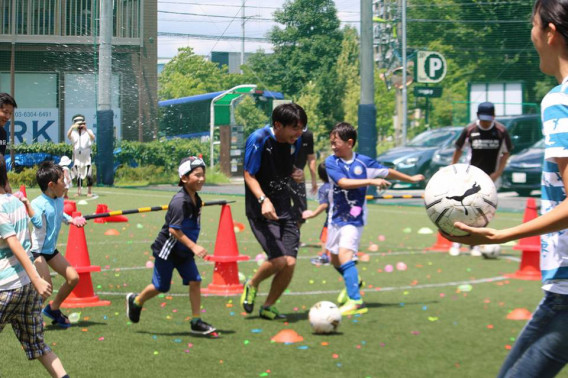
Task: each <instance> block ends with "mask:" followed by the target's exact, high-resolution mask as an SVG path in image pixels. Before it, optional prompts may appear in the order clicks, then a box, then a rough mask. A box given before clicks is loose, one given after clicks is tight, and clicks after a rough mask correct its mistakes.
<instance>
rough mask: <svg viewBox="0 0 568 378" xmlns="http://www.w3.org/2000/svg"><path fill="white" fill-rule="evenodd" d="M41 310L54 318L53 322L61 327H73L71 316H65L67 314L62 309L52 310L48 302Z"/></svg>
mask: <svg viewBox="0 0 568 378" xmlns="http://www.w3.org/2000/svg"><path fill="white" fill-rule="evenodd" d="M41 312H42V314H43V315H45V316H47V317H48V318H50V319H51V320H53V321H52V322H51V324H54V325H57V326H59V327H61V328H69V327H71V322H69V318H68V317H67V316H65V314H63V313H62V312H61V310H52V309H51V305H49V304H48V305H47V306H45V308H44V309H43V310H42V311H41Z"/></svg>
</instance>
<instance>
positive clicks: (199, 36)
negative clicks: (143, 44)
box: [158, 32, 270, 43]
mask: <svg viewBox="0 0 568 378" xmlns="http://www.w3.org/2000/svg"><path fill="white" fill-rule="evenodd" d="M158 37H176V38H179V37H184V38H195V39H207V40H213V41H216V40H219V39H224V40H229V41H237V40H238V41H240V40H242V38H243V37H241V36H236V35H235V36H233V35H220V36H215V35H207V34H193V33H169V32H158ZM245 40H247V41H252V42H267V43H270V40H269V39H268V38H262V37H245Z"/></svg>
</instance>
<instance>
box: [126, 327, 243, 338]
mask: <svg viewBox="0 0 568 378" xmlns="http://www.w3.org/2000/svg"><path fill="white" fill-rule="evenodd" d="M136 333H143V334H146V335H152V336H153V335H156V336H192V337H199V338H204V339H218V338H219V337H222V336H224V335H232V334H233V333H235V331H233V330H228V329H217V331H216V333H217V334H218V335H219V336H216V337H214V336H212V335H198V334H195V333H191V332H190V331H186V332H149V331H136Z"/></svg>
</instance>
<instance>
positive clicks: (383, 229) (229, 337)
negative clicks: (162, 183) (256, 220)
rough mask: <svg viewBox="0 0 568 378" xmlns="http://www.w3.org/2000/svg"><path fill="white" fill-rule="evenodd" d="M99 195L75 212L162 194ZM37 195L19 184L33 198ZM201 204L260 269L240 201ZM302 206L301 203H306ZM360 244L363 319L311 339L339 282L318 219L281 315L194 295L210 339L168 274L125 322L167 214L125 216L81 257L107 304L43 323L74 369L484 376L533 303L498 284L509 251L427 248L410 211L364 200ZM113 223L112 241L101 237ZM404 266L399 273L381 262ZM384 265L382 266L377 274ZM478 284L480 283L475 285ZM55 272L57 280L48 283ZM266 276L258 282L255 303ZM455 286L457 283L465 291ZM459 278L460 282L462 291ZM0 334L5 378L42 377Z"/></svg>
mask: <svg viewBox="0 0 568 378" xmlns="http://www.w3.org/2000/svg"><path fill="white" fill-rule="evenodd" d="M96 192H97V193H98V194H99V196H100V197H99V198H98V199H96V200H93V201H89V204H88V205H84V206H78V209H79V211H81V212H83V213H84V214H87V213H93V212H94V211H95V208H96V204H97V203H105V204H107V205H108V207H109V209H111V210H118V209H130V208H138V207H142V206H158V205H163V204H167V203H168V202H169V200H170V198H171V196H172V195H173V192H161V191H150V190H134V189H108V188H98V189H97V190H96ZM37 193H38V192H37V191H35V190H31V189H30V190H28V195H29V196H30V197H31V198H33V197H34V196H35V195H37ZM203 198H204V200H206V201H207V200H215V199H234V200H236V201H237V202H236V203H234V204H232V205H231V209H232V215H233V219H234V221H235V222H241V223H243V224H244V225H245V230H244V231H243V232H239V233H237V234H236V237H237V241H238V245H239V249H240V253H241V254H246V255H249V256H251V261H249V262H241V263H239V265H238V266H239V270H240V271H241V272H242V273H244V274H246V275H247V276H249V275H252V274H253V273H254V270H255V268H256V267H257V266H258V265H257V263H256V262H255V261H254V257H255V256H256V255H257V254H259V253H261V250H260V248H259V246H258V244H257V243H256V241H255V240H254V237H253V236H252V234H251V232H250V229H249V226H248V223H247V220H246V217H245V215H244V198H243V197H242V196H234V197H231V196H222V195H203ZM314 204H315V203H313V202H312V203H311V204H310V207H312V208H313V207H315V205H314ZM369 208H370V214H369V218H368V223H369V224H368V226H367V227H366V229H365V232H364V234H363V240H362V242H361V248H360V250H361V251H364V252H366V251H367V249H368V247H369V245H370V244H371V243H373V244H377V245H378V248H379V249H378V251H377V252H369V253H370V255H371V259H370V261H369V262H368V263H363V262H361V263H360V264H359V265H358V266H359V269H360V272H361V275H362V276H363V277H364V279H365V281H366V284H367V286H366V287H365V291H364V294H365V295H364V299H365V301H366V303H367V304H368V305H369V307H370V310H369V313H367V314H365V315H362V316H354V317H344V318H343V321H342V324H341V326H340V328H339V333H338V334H334V335H314V334H312V332H311V330H310V325H309V323H308V321H307V313H308V310H309V308H310V306H311V305H313V304H314V303H316V302H317V301H320V300H329V301H335V298H336V297H337V294H338V293H339V290H340V289H341V288H342V282H341V280H340V279H339V275H338V274H337V272H336V271H335V270H334V269H333V268H331V267H329V266H327V267H326V266H322V267H315V266H313V265H311V264H310V262H309V258H310V257H313V256H314V255H315V254H316V253H317V251H318V250H319V247H317V246H315V243H316V242H317V240H318V237H319V232H320V229H321V225H322V222H323V218H321V217H320V218H318V219H315V220H311V221H309V222H308V223H307V224H306V225H305V226H304V227H303V228H302V241H304V242H305V243H307V244H308V247H305V248H301V250H300V253H299V259H298V263H297V269H296V272H295V276H294V278H293V281H292V284H291V285H290V288H289V290H288V292H287V293H286V294H285V295H284V296H283V297H282V298H281V301H280V303H279V304H278V308H279V310H280V311H281V312H283V313H286V314H288V315H289V322H288V323H286V324H285V323H281V322H270V321H265V320H262V319H259V318H258V317H257V316H256V312H255V313H254V314H253V316H244V315H243V314H242V310H241V309H240V308H239V306H238V296H235V297H212V296H209V297H204V298H203V319H204V320H205V321H207V322H210V323H212V324H213V325H215V326H216V327H217V328H218V329H219V330H220V337H219V338H217V339H210V338H200V337H194V336H191V335H190V333H189V318H188V317H189V316H190V307H189V301H188V295H187V288H186V287H184V286H182V285H181V282H180V279H179V277H177V276H174V280H173V281H174V282H173V284H172V288H171V291H170V293H168V294H166V295H163V296H161V297H159V298H155V299H154V300H152V301H150V302H148V303H147V305H146V307H145V309H144V311H143V312H142V317H141V321H140V323H138V324H130V323H129V322H128V319H127V318H126V317H125V313H124V296H125V294H126V293H128V292H130V291H140V290H141V289H142V288H143V287H145V286H146V285H147V284H148V283H149V282H150V279H151V276H152V270H151V269H148V268H146V263H147V262H148V261H150V256H151V252H150V244H151V242H152V241H153V240H154V238H155V236H156V234H157V232H158V230H159V228H160V227H161V225H162V222H163V219H164V215H165V212H156V213H147V214H137V215H129V216H128V217H129V219H130V222H129V223H107V224H103V225H101V224H95V223H93V222H92V221H91V222H90V223H89V224H88V225H87V227H86V229H85V232H86V238H87V242H88V248H89V254H90V258H91V263H92V264H93V265H99V266H101V268H102V272H99V273H92V280H93V286H94V289H95V291H96V292H97V293H98V294H99V296H100V297H101V299H105V300H110V301H111V302H112V303H111V305H110V306H108V307H93V308H83V309H78V310H72V309H70V310H65V313H67V314H70V313H72V312H78V311H80V312H81V320H80V322H79V323H78V324H76V325H74V326H73V327H71V328H70V329H68V330H60V329H56V328H53V326H48V327H47V331H46V333H45V338H46V341H47V342H48V344H49V345H50V346H51V347H52V348H53V350H54V351H55V352H56V353H57V354H58V355H59V356H60V357H61V360H62V362H63V363H64V366H65V367H66V369H67V371H68V372H69V374H70V375H71V376H72V377H73V376H74V377H156V376H160V377H179V376H189V377H258V376H268V377H308V376H312V377H313V376H323V375H324V374H325V375H326V376H327V377H491V376H495V375H496V373H497V371H498V369H499V367H500V365H501V363H502V362H503V360H504V358H505V356H506V354H507V352H508V349H507V348H509V347H510V346H511V345H512V344H513V343H514V339H515V337H516V336H517V334H518V332H519V331H520V330H521V328H522V326H523V325H524V323H525V322H524V321H513V320H507V319H506V315H507V314H508V312H509V311H511V310H513V309H515V308H521V307H522V308H527V309H529V310H531V311H532V310H533V308H534V307H535V306H536V305H537V303H538V301H539V299H540V297H541V295H542V294H541V291H540V284H539V282H537V281H520V280H512V279H505V278H503V274H505V273H512V272H514V271H516V270H517V269H518V266H519V262H518V260H517V261H515V260H512V259H511V257H519V256H520V254H519V252H517V251H513V250H512V249H511V248H510V247H506V248H504V254H503V257H502V258H501V259H499V260H491V261H490V260H483V259H482V258H474V257H471V256H469V255H461V256H459V257H450V256H449V255H448V254H447V253H440V252H425V251H424V250H423V249H424V248H426V247H429V246H431V245H432V244H434V242H435V240H436V236H435V234H430V235H421V234H418V230H419V229H420V228H422V227H429V228H433V227H432V224H430V221H429V220H428V218H427V217H426V214H425V211H424V209H423V208H422V207H421V206H382V205H371V206H370V207H369ZM219 214H220V207H218V206H216V207H207V208H204V209H203V212H202V233H201V236H200V240H199V242H200V244H202V245H204V246H205V247H206V248H207V249H208V251H209V252H210V253H213V251H214V249H215V238H216V236H217V226H218V221H219ZM521 219H522V214H520V213H518V214H517V213H498V215H497V216H496V219H495V220H494V222H493V225H495V226H497V227H505V226H510V225H514V224H517V223H518V222H520V221H521ZM111 228H114V229H116V230H118V231H119V232H120V235H118V236H105V235H104V232H105V231H106V230H108V229H111ZM67 235H68V229H67V228H66V227H65V226H64V227H63V231H62V234H61V236H60V240H59V241H60V245H59V249H60V250H61V251H62V252H63V251H65V248H66V240H67ZM398 262H404V263H405V264H406V265H407V269H406V270H405V271H400V270H397V269H396V268H394V271H392V272H390V273H388V272H386V271H385V266H387V265H389V264H390V265H393V266H396V264H397V263H398ZM199 267H200V271H201V272H202V274H203V286H204V287H205V286H207V285H208V284H209V283H210V282H211V277H212V272H213V265H212V264H210V263H203V262H200V263H199ZM387 270H388V269H387ZM484 280H487V282H485V281H484ZM61 282H62V281H61V278H59V277H57V278H55V279H54V286H55V288H57V287H59V286H60V285H61ZM268 284H269V283H268V282H265V283H264V284H263V285H261V287H260V294H259V300H260V301H262V299H263V298H264V296H265V295H266V290H267V289H268ZM464 285H465V286H464ZM468 285H470V286H468ZM9 328H10V327H9V326H8V327H7V329H5V330H4V332H2V333H1V334H0V345H2V347H1V348H0V351H1V352H2V355H3V357H2V360H3V361H4V362H3V363H2V364H1V365H0V376H2V377H40V376H45V372H44V371H43V369H42V367H41V365H40V364H39V363H38V362H28V361H27V360H26V358H25V355H24V353H23V352H22V351H21V349H20V346H19V343H18V342H17V340H16V338H15V337H14V335H13V333H12V332H11V331H10V330H9ZM285 328H291V329H293V330H295V331H296V332H298V334H300V335H301V336H302V337H303V338H304V341H303V342H300V343H296V344H290V345H285V344H279V343H272V342H271V341H270V339H271V338H272V337H273V336H274V335H276V333H278V332H279V331H280V330H282V329H285Z"/></svg>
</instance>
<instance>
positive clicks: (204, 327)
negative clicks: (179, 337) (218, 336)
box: [191, 319, 216, 335]
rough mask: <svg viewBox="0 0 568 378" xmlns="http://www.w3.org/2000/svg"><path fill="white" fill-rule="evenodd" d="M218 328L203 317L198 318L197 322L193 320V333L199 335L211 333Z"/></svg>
mask: <svg viewBox="0 0 568 378" xmlns="http://www.w3.org/2000/svg"><path fill="white" fill-rule="evenodd" d="M215 331H216V329H215V327H213V326H212V325H211V324H208V323H205V322H204V321H203V320H201V319H197V320H196V321H195V322H191V333H195V334H197V335H209V334H210V333H212V332H215Z"/></svg>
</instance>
